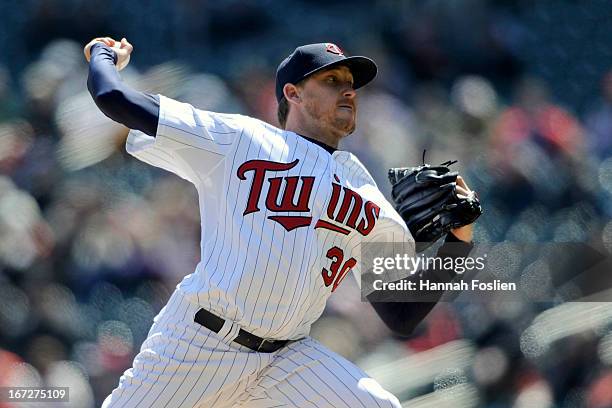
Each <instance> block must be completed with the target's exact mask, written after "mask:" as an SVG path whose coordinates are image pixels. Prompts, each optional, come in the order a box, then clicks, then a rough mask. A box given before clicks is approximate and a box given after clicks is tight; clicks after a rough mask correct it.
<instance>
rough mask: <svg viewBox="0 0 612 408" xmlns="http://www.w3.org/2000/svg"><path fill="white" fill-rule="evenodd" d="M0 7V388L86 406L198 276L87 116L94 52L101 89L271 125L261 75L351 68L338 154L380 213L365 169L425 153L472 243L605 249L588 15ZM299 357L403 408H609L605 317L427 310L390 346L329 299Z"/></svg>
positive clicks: (601, 117) (598, 41) (611, 98)
mask: <svg viewBox="0 0 612 408" xmlns="http://www.w3.org/2000/svg"><path fill="white" fill-rule="evenodd" d="M0 8H1V9H2V13H0V14H1V17H0V21H1V24H0V50H1V53H0V385H10V384H18V385H31V386H35V385H47V386H70V387H71V388H70V399H71V402H70V403H69V404H62V405H61V406H62V407H67V406H70V407H78V408H89V407H94V406H99V405H100V404H101V402H102V400H103V399H104V398H105V396H106V395H107V394H108V393H109V392H110V391H111V390H112V389H113V388H114V387H115V386H116V384H117V382H118V379H119V376H120V375H121V373H122V372H123V370H125V369H126V368H128V367H129V365H130V364H131V361H132V358H133V356H134V355H135V353H136V352H137V351H138V349H139V347H140V344H141V343H142V341H143V340H144V338H145V336H146V334H147V331H148V329H149V327H150V325H151V323H152V319H153V317H154V316H155V314H156V313H157V312H158V311H159V310H160V309H161V307H162V306H163V305H164V303H165V301H166V300H167V299H168V297H169V295H170V293H171V292H172V290H173V288H174V286H175V285H176V284H177V283H178V282H179V280H180V279H181V278H182V277H183V276H185V275H186V274H189V273H191V272H192V270H193V268H194V266H195V265H196V263H197V261H198V257H199V225H200V224H199V214H198V208H197V198H196V192H195V189H194V188H193V187H192V186H191V185H189V184H187V183H186V182H184V181H182V180H181V179H179V178H178V177H176V176H173V175H171V174H169V173H165V172H163V171H161V170H158V169H155V168H152V167H150V166H147V165H145V164H143V163H141V162H138V161H137V160H135V159H133V158H131V157H128V155H127V154H126V153H125V149H124V142H125V138H126V135H127V129H125V128H124V127H122V126H120V125H117V124H114V123H113V122H111V121H110V120H108V119H107V118H106V117H105V116H104V115H103V114H101V113H100V112H99V111H98V110H97V108H96V107H95V105H94V104H93V102H92V101H91V98H90V97H89V94H88V93H87V90H86V78H87V65H86V63H85V60H84V58H83V55H82V47H83V45H84V44H85V43H86V42H88V41H89V40H90V39H91V38H93V37H96V36H102V35H110V36H113V37H115V38H117V39H120V38H121V37H124V36H125V37H126V38H128V40H130V42H131V43H132V44H133V45H134V47H135V51H134V53H133V55H132V63H131V65H130V66H129V67H128V68H127V69H126V70H124V71H122V76H123V78H124V80H125V81H127V82H129V83H130V84H132V85H133V86H134V87H136V88H138V89H140V90H144V91H149V92H154V93H162V94H164V95H167V96H170V97H173V98H176V99H179V100H182V101H186V102H190V103H192V104H194V105H195V106H197V107H200V108H203V109H209V110H214V111H220V112H229V113H243V114H248V115H251V116H255V117H258V118H261V119H264V120H266V121H268V122H270V123H274V124H276V119H275V113H276V102H275V99H274V70H275V68H276V66H277V64H278V62H279V61H280V60H281V59H282V58H284V57H285V56H286V55H287V54H289V53H290V52H291V51H292V50H293V49H294V48H295V47H296V46H297V45H300V44H304V43H311V42H334V43H337V44H338V45H340V46H341V47H342V48H343V49H344V50H345V51H346V52H347V53H348V54H353V55H357V54H360V55H367V56H370V57H372V58H373V59H374V60H376V61H377V63H378V65H379V76H378V78H377V80H376V81H375V82H374V83H373V84H372V85H369V86H368V87H367V88H365V89H363V90H362V91H360V105H359V120H358V127H357V131H356V132H355V134H353V135H352V136H351V137H350V138H348V139H347V140H345V142H344V144H343V145H342V146H341V148H342V149H344V150H349V151H352V152H353V153H355V154H356V155H357V156H358V157H359V158H360V159H361V160H362V161H363V162H364V164H365V165H366V167H367V168H368V169H369V170H370V172H371V173H372V174H373V176H374V178H375V179H376V180H377V182H378V183H379V186H380V187H381V189H382V190H383V191H384V192H385V193H386V194H388V193H389V191H388V188H387V187H386V185H387V183H386V180H385V178H386V169H387V168H388V167H391V166H402V165H414V164H419V163H420V162H421V159H422V152H423V149H427V157H426V160H427V161H428V162H431V163H441V162H443V161H446V160H448V159H458V160H459V163H458V164H457V165H456V168H457V169H458V170H459V171H461V172H462V173H463V174H464V175H465V178H466V180H467V182H468V184H469V185H470V187H471V188H472V189H474V190H476V191H477V192H478V193H479V195H480V197H481V200H482V202H483V205H484V208H485V214H484V215H483V216H482V217H481V219H480V220H479V221H478V223H477V227H476V240H477V241H480V242H501V241H514V242H534V243H538V242H585V243H588V244H589V245H592V246H594V247H598V248H603V249H604V250H605V249H607V250H611V249H612V223H611V222H610V219H611V218H610V215H611V214H612V200H611V198H612V24H611V23H612V3H610V2H609V1H607V0H599V1H595V0H594V1H565V0H559V1H552V0H551V1H539V2H532V1H526V0H525V1H510V0H499V1H484V0H452V1H450V0H423V1H408V0H406V1H401V0H396V1H394V0H378V1H373V0H351V1H323V0H317V1H310V2H305V1H300V0H284V1H280V0H279V1H273V0H264V1H244V0H243V1H237V0H216V1H204V0H202V1H197V0H192V1H187V0H178V1H174V2H168V1H162V0H150V1H145V0H134V1H130V2H123V1H117V0H111V1H107V2H105V3H104V4H101V3H97V2H91V1H84V0H33V1H10V0H8V1H6V0H5V1H2V4H1V6H0ZM610 272H612V271H610ZM313 335H314V336H315V337H316V338H318V339H320V340H321V341H323V342H324V343H325V344H327V345H328V346H329V347H330V348H332V349H333V350H336V351H338V352H339V353H341V354H343V355H344V356H346V357H348V358H349V359H351V360H352V361H355V362H356V363H357V364H358V365H360V366H361V367H363V368H364V369H366V370H367V371H368V372H369V373H370V374H371V375H373V376H374V377H375V378H377V379H378V380H379V381H380V382H381V383H382V384H383V385H384V386H385V387H387V388H388V389H389V390H390V391H392V392H394V393H395V394H396V395H397V396H398V397H399V398H400V399H401V400H402V401H403V402H404V403H405V406H409V407H447V406H448V407H451V406H452V407H455V408H457V407H490V408H497V407H538V408H547V407H564V408H565V407H567V408H570V407H572V408H573V407H590V408H603V407H612V307H610V305H609V304H608V303H587V302H582V303H561V302H556V303H554V302H550V303H547V304H536V303H528V302H525V303H516V302H515V303H498V304H480V303H441V304H439V305H438V306H436V308H435V309H434V311H433V312H432V314H431V315H430V316H429V317H428V318H427V320H426V321H425V322H424V323H423V324H421V325H420V326H419V328H418V329H417V330H416V331H415V333H414V334H413V336H411V337H410V338H408V339H400V338H396V337H393V336H392V335H391V334H390V333H389V332H388V331H387V330H386V329H385V327H384V326H383V324H382V323H381V322H380V321H379V319H378V318H377V317H376V315H375V314H374V313H373V311H372V309H371V307H370V306H369V305H368V304H365V303H361V302H360V295H359V291H358V289H357V286H356V284H355V282H354V280H351V279H347V280H345V281H344V283H343V285H342V287H341V288H340V289H339V290H338V291H337V292H336V293H335V294H334V296H332V297H331V298H330V300H329V302H328V307H327V309H326V311H325V314H324V315H323V317H322V318H321V319H320V321H319V322H318V323H317V324H316V325H315V326H314V328H313ZM0 406H1V407H8V406H9V405H8V404H6V403H4V404H3V403H0ZM19 406H27V405H26V404H22V405H19ZM32 406H40V405H32ZM45 406H53V405H52V404H47V405H45ZM58 406H60V405H58Z"/></svg>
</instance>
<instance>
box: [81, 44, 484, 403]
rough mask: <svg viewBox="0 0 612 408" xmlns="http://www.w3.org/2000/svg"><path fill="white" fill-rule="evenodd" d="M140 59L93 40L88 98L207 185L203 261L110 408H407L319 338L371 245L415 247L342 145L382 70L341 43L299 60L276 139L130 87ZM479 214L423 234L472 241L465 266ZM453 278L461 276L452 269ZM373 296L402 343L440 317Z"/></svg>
mask: <svg viewBox="0 0 612 408" xmlns="http://www.w3.org/2000/svg"><path fill="white" fill-rule="evenodd" d="M132 50H133V47H132V45H131V44H130V43H129V42H128V41H127V40H126V39H122V40H121V41H115V40H113V39H112V38H109V37H104V38H96V39H94V40H92V41H91V42H90V43H89V44H87V45H86V46H85V49H84V52H85V57H86V59H87V60H88V61H89V78H88V81H87V85H88V89H89V91H90V93H91V95H92V97H93V99H94V101H95V103H96V105H97V106H98V107H99V109H100V110H101V111H102V112H103V113H104V114H105V115H107V116H108V117H109V118H111V119H113V120H115V121H117V122H120V123H122V124H124V125H126V126H127V127H129V128H130V129H131V131H130V133H129V136H128V139H127V143H126V149H127V151H128V152H129V153H130V154H131V155H133V156H134V157H136V158H137V159H139V160H142V161H144V162H146V163H148V164H150V165H153V166H156V167H160V168H163V169H165V170H167V171H170V172H172V173H174V174H176V175H178V176H179V177H181V178H183V179H185V180H187V181H189V182H191V183H192V184H193V185H194V186H195V188H196V189H197V192H198V196H199V208H200V214H201V228H202V231H201V260H200V262H199V263H198V265H197V267H196V269H195V271H186V273H187V272H192V273H191V274H189V275H187V276H185V278H184V279H183V280H182V281H181V282H180V283H179V285H178V286H177V288H176V290H175V291H174V293H173V294H172V296H171V298H170V300H169V301H168V304H167V305H166V306H165V307H164V308H163V309H162V310H161V312H160V313H159V314H158V315H157V316H156V318H155V320H154V323H153V325H152V327H151V329H150V331H149V334H148V337H147V339H146V340H145V341H144V343H143V344H142V347H141V348H140V352H139V353H138V355H137V356H136V357H135V359H134V361H133V365H132V367H131V368H130V369H128V370H127V371H125V373H124V374H123V376H122V377H121V379H120V380H119V385H118V386H117V388H115V390H113V392H112V393H111V394H110V395H109V396H108V397H107V398H106V400H105V402H104V404H103V407H106V408H111V407H112V408H134V407H156V408H157V407H160V408H161V407H189V408H192V407H200V408H204V407H262V408H263V407H269V408H271V407H335V408H338V407H347V408H348V407H351V408H354V407H396V408H397V407H400V404H399V402H398V400H397V398H396V397H394V396H393V395H391V394H390V393H389V392H387V391H386V390H384V389H383V388H382V387H381V386H380V385H379V384H378V383H377V382H376V381H375V380H373V379H372V378H370V377H368V375H367V374H366V373H364V372H363V371H362V370H360V369H359V368H357V367H356V366H355V365H354V364H352V363H351V362H349V361H347V360H346V359H344V358H342V357H341V356H339V355H337V354H335V353H333V352H331V351H330V350H329V349H327V348H326V347H324V346H323V345H321V344H320V343H319V342H317V341H316V340H314V339H312V338H311V337H309V331H310V326H311V324H312V323H313V322H314V321H316V320H317V319H318V318H319V316H320V315H321V313H322V312H323V309H324V307H325V303H326V300H327V298H328V297H329V296H330V295H332V294H333V293H334V291H335V290H336V288H337V287H338V286H339V285H340V284H341V283H342V280H343V279H344V278H345V276H346V275H347V274H348V273H349V272H351V271H352V273H353V274H354V275H355V276H356V277H358V278H359V276H360V274H361V273H362V272H365V271H361V270H360V266H359V259H360V258H359V257H360V246H361V245H362V244H363V243H367V242H384V241H393V242H404V243H410V244H412V248H414V238H413V234H411V231H410V230H409V229H408V227H407V224H406V222H405V219H404V218H406V217H410V216H411V215H410V214H408V212H407V211H403V212H402V215H400V213H398V211H396V208H394V206H393V205H392V204H391V203H389V202H388V201H387V200H386V199H385V198H384V197H383V195H382V193H381V192H380V191H379V189H378V188H377V186H376V184H375V182H374V180H373V179H372V177H371V175H370V174H369V173H368V171H367V170H366V169H365V168H364V166H363V165H362V164H361V162H360V161H359V160H358V159H357V158H356V157H355V156H354V155H353V154H351V153H350V152H347V151H343V150H339V149H338V144H339V142H340V140H341V139H342V138H344V137H346V136H347V135H350V134H351V133H352V132H353V131H354V129H355V119H356V115H357V90H358V89H359V88H361V87H363V86H364V85H366V84H368V83H369V82H370V81H372V79H374V77H375V76H376V73H377V66H376V64H375V63H374V62H373V61H372V60H371V59H369V58H366V57H359V56H352V57H350V56H346V55H345V54H344V52H343V51H342V50H341V49H340V48H339V47H338V46H336V45H334V44H331V43H322V44H309V45H304V46H301V47H298V48H296V49H295V51H293V52H292V53H291V54H290V55H289V56H288V57H287V58H286V59H284V60H283V61H282V62H281V63H280V65H279V67H278V69H277V72H276V97H277V99H278V102H279V110H278V116H279V117H278V119H279V122H280V124H281V128H277V127H275V126H272V125H270V124H268V123H265V122H262V121H260V120H257V119H254V118H251V117H248V116H242V115H237V114H225V113H215V112H208V111H204V110H200V109H197V108H196V107H194V106H191V105H189V104H186V103H181V102H179V101H176V100H173V99H170V98H167V97H165V96H163V95H151V94H147V93H143V92H139V91H137V90H134V89H132V88H130V87H128V86H126V85H125V84H124V83H123V82H122V81H121V78H120V76H119V74H118V71H119V70H120V69H122V68H124V67H125V66H126V65H127V64H128V63H129V59H130V54H131V52H132ZM396 170H397V171H396V172H395V173H394V175H395V178H394V180H393V181H394V182H398V187H397V188H396V190H398V194H397V195H396V197H395V199H396V203H395V204H397V206H399V207H401V208H404V209H406V208H412V207H413V205H405V203H404V201H406V200H411V199H413V198H414V197H415V195H414V194H413V193H412V192H410V191H408V192H405V191H403V190H402V188H403V187H402V186H403V185H404V184H410V183H404V184H401V183H400V182H399V181H398V180H400V179H402V178H403V177H413V176H411V174H413V173H411V172H410V171H407V170H405V171H403V170H402V171H400V170H398V169H396ZM433 179H434V180H439V179H440V178H439V177H433ZM443 179H444V181H445V183H444V185H445V186H446V185H448V184H449V183H450V184H451V185H452V187H443V188H442V187H440V185H439V184H438V185H436V186H435V188H436V191H438V189H443V190H444V191H447V190H449V189H450V190H452V192H453V194H452V196H453V198H454V199H455V200H456V199H460V200H468V201H469V199H470V198H472V201H471V202H473V193H472V192H471V191H470V190H469V188H468V187H467V186H466V184H465V182H464V181H463V180H462V179H461V178H460V177H458V176H457V175H456V173H454V176H453V177H450V178H449V176H445V178H443ZM416 180H417V182H418V183H420V178H419V177H417V178H416ZM419 185H420V184H419ZM411 190H415V189H414V188H412V187H411ZM417 190H418V189H417ZM450 190H449V191H450ZM419 194H420V195H419ZM417 195H418V198H419V199H421V198H422V194H421V193H418V194H417ZM436 197H438V196H436ZM447 199H448V197H447V198H445V199H444V200H447ZM440 202H441V201H440V199H438V201H435V202H430V203H429V204H428V205H430V206H435V205H440ZM402 204H404V205H403V206H402ZM442 204H444V203H442ZM399 207H398V208H399ZM443 207H444V208H445V209H448V208H451V207H449V206H448V205H446V204H444V205H443ZM452 208H455V207H452ZM434 215H435V214H434ZM443 218H444V217H443ZM473 218H474V217H472V218H470V217H468V218H464V222H459V223H457V222H455V223H448V224H446V226H447V227H446V228H444V227H445V226H442V227H441V226H440V225H439V220H440V219H441V218H440V217H438V218H436V219H432V220H430V222H429V224H427V225H433V226H434V227H435V228H436V231H438V232H439V234H438V235H440V234H442V233H444V235H446V241H447V242H449V241H452V242H456V243H459V244H460V245H462V247H461V248H462V250H460V251H454V252H453V253H452V254H446V255H448V256H466V255H467V254H468V252H469V251H470V249H471V238H472V225H471V222H472V221H473ZM465 220H467V221H465ZM465 224H467V225H465ZM423 225H426V223H419V228H421V229H422V228H423ZM413 233H416V232H415V231H413ZM447 233H448V234H447ZM436 237H437V236H436ZM446 246H447V244H444V245H443V246H442V247H441V249H440V250H439V254H444V248H445V247H446ZM421 273H422V274H427V273H430V271H423V272H421ZM402 278H405V276H404V275H402V274H399V273H398V274H397V276H392V279H391V280H399V279H402ZM442 279H449V280H450V279H453V273H452V271H449V273H448V274H447V276H446V277H444V278H442ZM358 281H360V279H358ZM377 300H378V301H377V302H373V303H372V305H373V306H374V308H375V310H376V311H377V313H378V314H379V315H380V316H381V318H382V319H383V320H384V321H385V323H386V324H387V325H388V326H389V327H390V328H391V329H392V330H394V331H395V332H397V333H398V334H404V335H406V334H409V333H410V332H411V331H412V329H413V328H414V327H415V326H416V324H418V322H419V321H421V320H422V319H423V318H424V317H425V315H426V314H427V313H428V312H429V310H430V309H431V308H432V307H433V305H434V303H424V302H423V303H414V302H413V303H397V302H387V301H384V299H377ZM381 300H382V301H381Z"/></svg>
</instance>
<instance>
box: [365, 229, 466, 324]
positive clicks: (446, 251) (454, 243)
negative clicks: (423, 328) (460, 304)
mask: <svg viewBox="0 0 612 408" xmlns="http://www.w3.org/2000/svg"><path fill="white" fill-rule="evenodd" d="M473 247H474V244H472V243H468V242H463V241H460V240H459V239H457V238H456V237H455V236H454V235H453V234H452V233H449V234H448V235H447V236H446V240H445V242H444V245H442V246H441V247H440V248H439V249H438V253H437V256H438V257H440V258H458V257H461V258H464V257H466V256H468V255H469V253H470V251H471V250H472V248H473ZM456 276H457V274H456V273H455V271H452V270H436V269H429V270H422V271H419V272H418V273H416V274H414V275H412V276H410V277H408V278H405V279H403V280H414V281H415V282H417V283H418V282H419V281H420V280H423V279H427V280H429V281H432V282H451V281H452V280H453V279H455V277H456ZM398 282H399V281H398ZM443 294H444V291H442V290H440V291H437V292H433V291H429V292H428V293H427V301H425V302H419V301H418V298H416V299H415V296H414V295H411V298H410V299H409V301H404V302H398V301H394V302H385V301H384V299H382V301H381V299H379V298H376V300H374V299H375V296H376V292H374V293H373V294H371V295H370V296H368V300H369V301H370V304H371V305H372V307H373V308H374V310H375V311H376V313H377V314H378V316H379V317H380V318H381V320H382V321H383V322H385V324H386V325H387V327H389V329H391V330H392V331H393V332H395V333H396V334H398V335H401V336H409V335H410V334H411V333H412V332H413V331H414V329H415V328H416V327H417V326H418V324H419V323H420V322H421V321H422V320H423V319H424V318H425V317H426V316H427V314H428V313H429V312H430V311H431V310H432V309H433V308H434V306H435V305H436V303H437V301H438V300H440V298H441V297H442V295H443ZM394 296H396V295H394ZM417 296H418V294H417ZM433 298H435V301H434V300H433ZM394 300H398V299H397V298H395V299H394ZM415 300H416V301H415Z"/></svg>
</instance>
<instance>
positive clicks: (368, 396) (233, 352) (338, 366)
mask: <svg viewBox="0 0 612 408" xmlns="http://www.w3.org/2000/svg"><path fill="white" fill-rule="evenodd" d="M198 309H199V306H198V305H196V304H193V303H191V302H189V301H187V300H185V299H183V298H182V296H181V295H180V294H178V292H175V293H174V294H173V295H172V297H171V299H170V301H169V302H168V304H167V305H166V307H164V308H163V309H162V311H161V312H160V313H159V315H158V316H157V317H156V318H155V323H154V324H153V326H152V327H151V330H150V332H149V336H148V337H147V339H146V340H145V341H144V343H143V344H142V347H141V349H140V353H139V354H138V355H137V356H136V357H135V359H134V362H133V366H132V368H130V369H128V370H127V371H125V373H124V374H123V375H122V376H121V379H120V381H119V386H118V387H117V388H115V389H114V390H113V392H112V393H111V394H110V395H109V396H108V397H107V398H106V400H105V401H104V403H103V405H102V408H140V407H143V408H144V407H147V408H162V407H167V408H209V407H219V408H226V407H227V408H230V407H253V408H273V407H300V408H301V407H305V408H307V407H312V408H315V407H316V408H323V407H330V408H332V407H333V408H340V407H346V408H358V407H363V408H366V407H367V408H369V407H379V408H382V407H385V408H387V407H395V408H398V407H400V404H399V401H398V400H397V398H395V397H394V396H393V395H392V394H390V393H389V392H387V391H386V390H384V389H383V388H382V387H381V386H380V385H379V384H378V383H377V382H376V381H375V380H373V379H372V378H369V377H368V376H367V374H365V373H364V372H363V371H362V370H360V369H359V368H357V367H356V366H355V365H354V364H352V363H350V362H349V361H348V360H346V359H344V358H343V357H341V356H339V355H337V354H335V353H333V352H332V351H330V350H329V349H327V348H326V347H324V346H323V345H321V344H320V343H319V342H317V341H316V340H314V339H312V338H310V337H307V338H305V339H302V340H299V341H297V342H294V343H290V344H289V345H287V346H285V347H283V348H282V349H280V350H278V351H276V352H274V353H258V352H254V351H252V350H250V349H248V348H246V347H243V346H241V345H239V344H236V343H234V342H233V341H232V339H233V338H234V337H235V336H236V334H237V330H238V328H237V327H229V328H226V327H225V326H224V327H223V329H222V330H221V331H220V332H219V333H218V334H217V333H214V332H212V331H210V330H208V329H207V328H205V327H202V326H200V325H199V324H197V323H195V322H194V321H193V317H194V315H195V313H196V312H197V311H198ZM226 326H230V325H229V324H226Z"/></svg>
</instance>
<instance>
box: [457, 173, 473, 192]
mask: <svg viewBox="0 0 612 408" xmlns="http://www.w3.org/2000/svg"><path fill="white" fill-rule="evenodd" d="M457 185H458V186H461V187H463V188H465V189H466V190H467V191H472V190H470V188H469V187H468V186H467V184H466V182H465V180H464V179H463V177H461V176H457Z"/></svg>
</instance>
